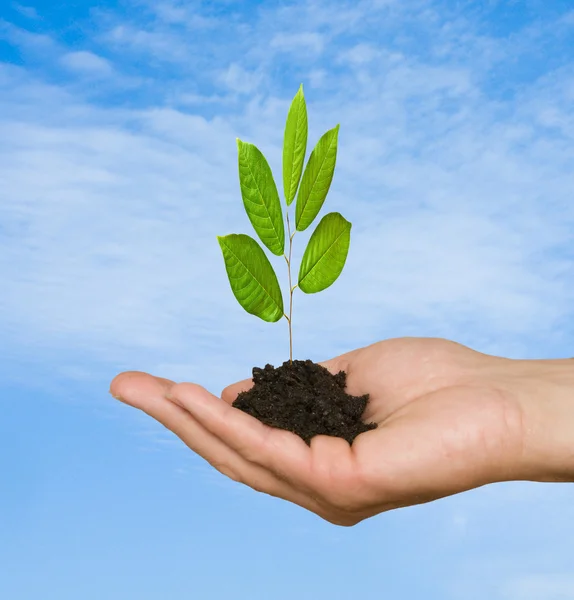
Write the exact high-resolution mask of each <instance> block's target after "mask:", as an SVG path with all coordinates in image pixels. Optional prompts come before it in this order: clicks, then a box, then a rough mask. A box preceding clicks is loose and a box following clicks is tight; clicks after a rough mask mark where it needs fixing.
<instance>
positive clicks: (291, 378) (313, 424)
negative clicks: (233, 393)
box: [233, 360, 377, 445]
mask: <svg viewBox="0 0 574 600" xmlns="http://www.w3.org/2000/svg"><path fill="white" fill-rule="evenodd" d="M346 382H347V373H345V371H339V372H338V373H337V374H336V375H333V374H332V373H331V372H330V371H328V370H327V369H326V368H325V367H323V366H321V365H318V364H317V363H314V362H313V361H311V360H294V361H293V362H292V363H290V362H289V361H285V362H284V363H283V365H282V366H280V367H277V368H274V367H273V366H272V365H265V368H264V369H261V368H259V367H253V387H252V388H251V389H250V390H248V391H246V392H241V393H240V394H239V395H238V396H237V398H236V399H235V401H234V402H233V406H234V407H235V408H239V409H240V410H242V411H243V412H246V413H247V414H249V415H251V416H253V417H255V418H256V419H259V420H260V421H261V422H263V423H265V424H266V425H271V426H272V427H278V428H279V429H287V430H288V431H292V432H293V433H296V434H297V435H298V436H300V437H301V438H303V440H305V442H306V443H307V445H310V444H311V438H312V437H314V436H316V435H331V436H335V437H341V438H344V439H346V440H347V441H348V442H349V444H352V443H353V440H354V439H355V438H356V437H357V436H358V435H359V434H360V433H363V432H364V431H369V430H371V429H375V427H376V426H377V424H376V423H364V422H363V421H362V420H361V417H362V415H363V412H364V410H365V407H366V406H367V402H368V400H369V394H365V395H364V396H351V395H350V394H347V392H346V391H345V385H346Z"/></svg>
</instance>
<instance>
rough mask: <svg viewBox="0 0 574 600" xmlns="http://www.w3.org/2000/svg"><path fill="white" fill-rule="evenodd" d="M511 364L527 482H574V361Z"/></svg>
mask: <svg viewBox="0 0 574 600" xmlns="http://www.w3.org/2000/svg"><path fill="white" fill-rule="evenodd" d="M512 362H513V363H514V364H513V369H512V370H513V380H514V389H515V393H516V394H517V397H518V399H519V402H520V404H521V407H522V412H523V440H522V458H521V460H522V462H523V464H522V469H521V471H523V472H524V474H525V479H527V480H530V481H541V482H556V481H567V482H574V360H573V359H557V360H515V361H512Z"/></svg>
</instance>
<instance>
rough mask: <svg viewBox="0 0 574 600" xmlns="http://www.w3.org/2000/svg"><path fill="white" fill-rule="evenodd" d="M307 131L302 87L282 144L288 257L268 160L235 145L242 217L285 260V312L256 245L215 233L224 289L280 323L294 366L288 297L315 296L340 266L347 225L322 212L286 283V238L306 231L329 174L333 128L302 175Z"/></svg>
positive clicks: (333, 155)
mask: <svg viewBox="0 0 574 600" xmlns="http://www.w3.org/2000/svg"><path fill="white" fill-rule="evenodd" d="M307 133H308V127H307V106H306V103H305V96H304V95H303V86H302V85H301V86H300V87H299V91H298V92H297V94H296V95H295V97H294V98H293V101H292V102H291V106H290V108H289V113H288V115H287V123H286V125H285V136H284V139H283V194H284V198H285V204H286V206H287V210H286V212H285V216H286V221H287V236H288V238H289V251H288V252H289V253H288V254H286V252H285V226H284V222H283V211H282V207H281V201H280V200H279V193H278V191H277V186H276V185H275V180H274V179H273V174H272V172H271V168H270V166H269V163H268V162H267V160H266V159H265V156H263V153H262V152H261V151H260V150H259V149H258V148H257V146H255V145H253V144H250V143H247V142H242V141H241V140H240V139H238V140H237V149H238V154H239V183H240V186H241V196H242V198H243V205H244V207H245V211H246V212H247V216H248V217H249V220H250V221H251V224H252V225H253V228H254V229H255V232H256V233H257V235H258V236H259V239H260V240H261V241H262V242H263V244H264V245H265V246H266V247H267V248H268V250H269V251H270V252H272V253H273V254H275V255H276V256H281V255H283V256H284V258H285V261H286V262H287V271H288V278H289V315H287V314H286V313H285V310H284V306H283V295H282V293H281V288H280V286H279V282H278V280H277V275H276V274H275V271H274V270H273V267H272V266H271V263H270V262H269V259H268V258H267V256H266V254H265V252H264V251H263V248H262V247H261V246H260V245H259V243H258V242H257V241H256V240H255V239H253V238H252V237H250V236H249V235H246V234H243V233H239V234H236V233H231V234H229V235H225V236H217V240H218V241H219V245H220V246H221V250H222V252H223V258H224V260H225V268H226V270H227V276H228V277H229V282H230V284H231V289H232V291H233V294H234V295H235V298H236V299H237V301H238V302H239V304H241V306H242V307H243V308H244V309H245V310H246V311H247V312H248V313H250V314H252V315H255V316H257V317H259V318H260V319H263V320H264V321H267V322H271V323H273V322H276V321H279V320H280V319H281V318H282V317H285V319H287V323H288V325H289V362H290V363H292V362H293V329H292V322H293V292H294V291H295V289H296V288H299V289H300V290H301V291H302V292H304V293H306V294H315V293H317V292H320V291H322V290H324V289H326V288H328V287H329V286H330V285H332V284H333V283H334V282H335V280H336V279H337V278H338V277H339V275H340V274H341V271H342V270H343V267H344V266H345V261H346V259H347V254H348V252H349V244H350V241H351V223H349V221H347V220H346V219H345V218H344V217H343V216H342V215H341V214H340V213H338V212H331V213H329V214H327V215H325V216H324V217H323V218H322V219H321V221H320V222H319V224H318V225H317V228H316V229H315V231H313V233H312V235H311V238H310V239H309V242H308V244H307V248H306V249H305V252H304V254H303V258H302V260H301V265H300V267H299V277H298V280H297V283H296V284H295V285H292V280H291V267H292V265H291V251H292V247H293V238H294V237H295V233H296V232H297V231H305V229H307V228H308V227H309V225H311V223H312V222H313V221H314V220H315V218H316V217H317V215H318V214H319V211H320V210H321V207H322V206H323V203H324V202H325V199H326V197H327V193H328V192H329V188H330V186H331V182H332V180H333V174H334V172H335V163H336V160H337V140H338V134H339V125H337V126H336V127H334V128H333V129H329V131H327V132H326V133H324V134H323V136H322V137H321V138H320V139H319V141H318V143H317V145H316V146H315V148H314V149H313V151H312V152H311V156H310V157H309V160H308V162H307V165H306V166H305V171H303V164H304V162H305V153H306V150H307ZM301 175H302V176H301ZM295 197H297V201H296V203H295V231H293V233H291V224H290V221H289V210H288V209H289V206H290V205H291V204H292V203H293V201H294V200H295Z"/></svg>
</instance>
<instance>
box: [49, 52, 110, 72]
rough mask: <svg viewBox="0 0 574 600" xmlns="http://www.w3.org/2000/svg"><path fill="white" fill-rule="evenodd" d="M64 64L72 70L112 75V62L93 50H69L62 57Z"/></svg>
mask: <svg viewBox="0 0 574 600" xmlns="http://www.w3.org/2000/svg"><path fill="white" fill-rule="evenodd" d="M60 60H61V62H62V64H63V65H64V66H65V67H66V68H68V69H71V70H72V71H78V72H81V73H88V74H92V75H110V74H111V73H112V67H111V65H110V63H109V62H108V61H107V60H106V59H105V58H102V57H101V56H98V55H97V54H94V53H93V52H87V51H85V50H81V51H79V52H68V53H67V54H64V55H63V56H62V58H61V59H60Z"/></svg>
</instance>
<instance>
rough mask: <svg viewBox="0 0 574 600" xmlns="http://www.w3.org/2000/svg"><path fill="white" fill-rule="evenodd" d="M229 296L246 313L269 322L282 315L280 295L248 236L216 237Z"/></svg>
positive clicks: (268, 266) (268, 265)
mask: <svg viewBox="0 0 574 600" xmlns="http://www.w3.org/2000/svg"><path fill="white" fill-rule="evenodd" d="M217 241H218V242H219V245H220V246H221V251H222V252H223V258H224V260H225V269H226V270H227V276H228V277H229V283H230V284H231V289H232V291H233V294H234V296H235V298H236V299H237V301H238V302H239V304H241V306H242V307H243V308H244V309H245V310H246V311H247V312H248V313H250V314H252V315H255V316H256V317H259V318H260V319H263V320H264V321H267V322H269V323H274V322H276V321H279V319H280V318H281V317H282V316H283V296H282V294H281V288H280V287H279V282H278V281H277V276H276V275H275V271H274V270H273V267H272V266H271V263H270V262H269V259H268V258H267V256H266V255H265V252H263V248H261V246H260V245H259V244H258V243H257V242H256V241H255V240H254V239H253V238H252V237H250V236H248V235H245V234H243V233H239V234H236V233H231V234H229V235H225V236H219V235H218V236H217Z"/></svg>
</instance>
